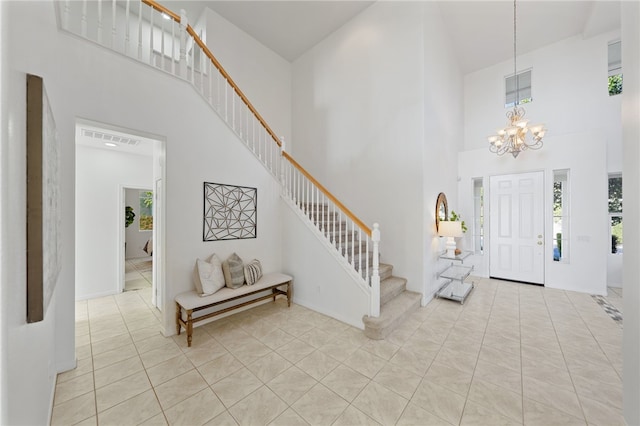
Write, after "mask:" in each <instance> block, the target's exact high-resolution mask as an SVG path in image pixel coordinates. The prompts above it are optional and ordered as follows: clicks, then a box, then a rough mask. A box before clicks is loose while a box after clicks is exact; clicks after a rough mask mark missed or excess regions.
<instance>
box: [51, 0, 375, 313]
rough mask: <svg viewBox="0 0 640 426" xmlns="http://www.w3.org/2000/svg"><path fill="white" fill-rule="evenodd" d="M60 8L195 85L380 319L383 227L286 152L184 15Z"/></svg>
mask: <svg viewBox="0 0 640 426" xmlns="http://www.w3.org/2000/svg"><path fill="white" fill-rule="evenodd" d="M144 6H147V7H144ZM56 10H57V12H58V18H59V23H60V26H61V28H62V29H63V30H65V31H67V32H69V33H71V34H74V35H76V36H79V37H81V38H84V39H87V40H89V41H92V42H95V43H97V44H99V45H101V46H103V47H106V48H108V49H111V50H114V51H116V52H118V53H121V54H123V55H125V56H127V57H130V58H132V59H135V60H137V61H140V62H143V63H145V64H147V65H150V66H152V67H154V68H156V69H159V70H161V71H163V72H166V73H168V74H171V75H174V76H176V77H179V78H181V79H183V80H186V81H188V82H189V83H190V84H191V85H192V86H193V87H194V89H195V90H196V91H197V92H198V93H199V94H200V95H201V96H202V97H203V99H204V100H205V101H206V102H207V103H208V104H209V105H210V106H211V107H212V108H213V109H214V111H216V113H217V114H218V115H219V116H220V118H222V120H223V121H225V123H226V124H227V125H228V126H229V127H230V128H231V130H232V131H233V132H234V133H235V134H236V135H237V136H238V137H239V138H240V140H242V142H243V143H244V144H245V145H246V146H247V148H248V149H249V150H250V151H251V152H253V154H254V155H255V156H256V157H257V158H258V160H259V161H260V162H261V163H262V164H263V165H264V166H265V167H266V169H267V170H268V171H269V172H270V173H271V174H272V175H273V176H274V177H275V178H276V179H279V180H280V182H281V184H282V186H283V195H285V196H286V197H288V198H289V200H290V201H292V202H293V203H294V204H295V205H296V206H297V207H298V208H299V209H300V210H301V211H302V213H304V214H305V215H306V216H307V217H308V218H309V219H310V220H311V221H312V222H313V223H314V224H315V226H316V227H317V228H318V230H319V231H320V232H321V233H322V235H324V236H325V238H326V239H327V240H329V241H330V243H331V244H332V245H333V246H334V247H335V248H336V250H337V251H338V252H339V253H340V255H341V256H342V257H343V259H344V260H345V261H346V262H347V263H348V264H349V265H350V267H351V269H352V270H353V271H355V273H356V274H357V275H358V276H359V278H360V279H362V280H363V282H364V283H365V284H366V285H367V286H369V287H370V292H371V296H370V300H371V304H370V309H369V311H370V312H369V315H370V316H374V317H377V316H379V314H380V276H379V271H378V269H379V242H380V230H379V227H378V224H374V228H373V230H371V229H370V228H369V227H367V226H366V225H365V224H364V223H363V222H362V221H361V220H360V219H358V218H357V217H356V216H355V215H354V214H353V213H352V212H351V211H349V209H347V208H346V207H345V206H344V205H343V204H342V203H341V202H340V201H339V200H338V199H337V198H336V197H335V196H333V195H332V194H331V193H330V192H329V191H328V190H327V189H326V188H324V187H323V186H322V185H321V184H320V183H319V182H318V181H317V180H316V179H314V178H313V177H312V176H311V175H310V174H309V173H308V172H307V171H306V170H305V169H304V168H303V167H302V166H300V164H298V163H297V162H296V161H295V160H294V159H293V158H292V157H291V156H290V155H289V154H288V153H287V152H285V151H284V143H283V142H282V141H280V140H279V139H278V137H277V136H276V134H275V132H274V131H273V130H272V129H271V128H270V127H269V125H268V124H267V123H266V121H265V120H264V119H263V118H262V116H261V115H260V113H258V111H257V110H256V108H255V107H254V106H253V105H252V104H251V102H250V101H249V99H248V98H247V97H246V96H245V94H244V93H243V92H242V91H241V90H240V88H239V87H238V85H237V84H236V83H235V82H234V81H233V79H232V78H231V76H230V75H229V74H228V73H227V72H226V70H225V69H224V68H223V67H222V65H221V64H220V62H218V60H217V59H216V58H215V57H214V56H213V54H212V53H211V51H210V50H209V49H208V47H207V46H206V45H205V44H204V42H203V41H202V39H201V37H200V36H199V35H198V34H197V32H196V31H195V30H194V29H193V27H192V26H191V25H189V23H188V19H187V15H186V12H185V11H184V10H181V11H180V15H178V14H176V13H174V12H172V11H171V10H169V9H167V8H166V7H164V6H162V5H161V4H159V3H157V2H155V1H153V0H80V1H77V0H59V1H57V2H56ZM330 218H335V219H336V220H334V221H331V220H330Z"/></svg>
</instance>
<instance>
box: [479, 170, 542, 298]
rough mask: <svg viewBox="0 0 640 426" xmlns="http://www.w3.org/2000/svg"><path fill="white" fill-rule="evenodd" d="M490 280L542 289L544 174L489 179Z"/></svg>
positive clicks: (533, 173) (540, 172) (513, 175)
mask: <svg viewBox="0 0 640 426" xmlns="http://www.w3.org/2000/svg"><path fill="white" fill-rule="evenodd" d="M490 191H491V194H490V210H491V211H490V215H489V216H490V222H489V223H490V241H491V242H490V245H489V247H490V254H489V257H490V259H489V276H490V277H492V278H499V279H506V280H512V281H520V282H525V283H531V284H542V285H544V241H545V239H544V173H543V172H542V171H539V172H529V173H519V174H510V175H501V176H491V178H490Z"/></svg>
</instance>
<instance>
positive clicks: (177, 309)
mask: <svg viewBox="0 0 640 426" xmlns="http://www.w3.org/2000/svg"><path fill="white" fill-rule="evenodd" d="M180 329H181V327H180V304H179V303H176V331H177V332H178V336H179V335H180Z"/></svg>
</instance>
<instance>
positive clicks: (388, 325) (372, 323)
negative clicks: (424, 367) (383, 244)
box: [362, 264, 422, 340]
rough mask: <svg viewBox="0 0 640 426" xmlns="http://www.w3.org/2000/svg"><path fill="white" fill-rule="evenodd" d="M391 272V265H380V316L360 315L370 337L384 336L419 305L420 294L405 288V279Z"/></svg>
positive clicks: (366, 334) (379, 337) (380, 337)
mask: <svg viewBox="0 0 640 426" xmlns="http://www.w3.org/2000/svg"><path fill="white" fill-rule="evenodd" d="M392 273H393V266H392V265H387V264H381V265H380V316H379V317H370V316H368V315H365V316H363V317H362V322H363V323H364V334H365V336H367V337H368V338H370V339H374V340H382V339H384V338H386V337H387V336H388V335H389V334H390V333H391V332H392V331H393V330H395V329H396V327H398V325H400V324H402V323H403V322H404V321H405V319H406V318H407V317H408V316H409V315H411V314H412V313H413V312H414V311H415V310H416V309H418V308H419V307H420V299H421V298H422V295H421V294H420V293H416V292H413V291H409V290H407V280H406V279H405V278H400V277H395V276H393V275H392Z"/></svg>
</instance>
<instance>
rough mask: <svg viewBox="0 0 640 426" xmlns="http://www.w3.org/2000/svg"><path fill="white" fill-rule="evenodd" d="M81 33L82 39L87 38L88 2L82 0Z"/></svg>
mask: <svg viewBox="0 0 640 426" xmlns="http://www.w3.org/2000/svg"><path fill="white" fill-rule="evenodd" d="M141 3H142V2H141ZM80 31H81V33H82V37H84V38H87V0H82V18H81V21H80Z"/></svg>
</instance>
